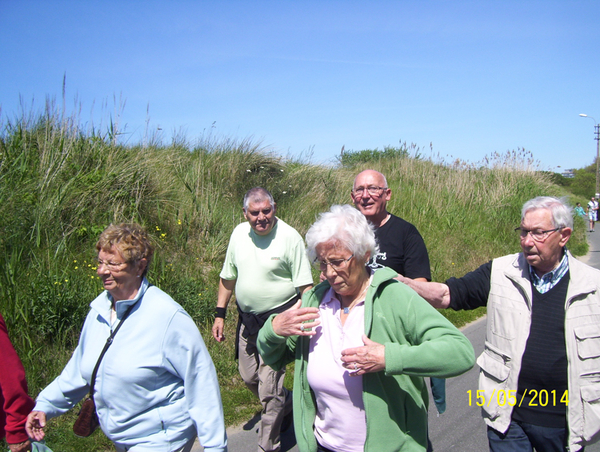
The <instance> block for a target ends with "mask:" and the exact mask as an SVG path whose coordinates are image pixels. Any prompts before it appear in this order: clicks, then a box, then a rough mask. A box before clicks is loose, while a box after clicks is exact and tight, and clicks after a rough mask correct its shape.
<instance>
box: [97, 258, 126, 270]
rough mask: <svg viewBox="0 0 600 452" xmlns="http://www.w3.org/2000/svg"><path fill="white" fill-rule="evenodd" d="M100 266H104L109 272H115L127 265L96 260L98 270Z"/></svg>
mask: <svg viewBox="0 0 600 452" xmlns="http://www.w3.org/2000/svg"><path fill="white" fill-rule="evenodd" d="M101 265H104V266H105V267H106V268H108V269H109V270H112V271H117V270H122V269H123V266H124V265H127V262H110V261H109V262H104V261H102V260H100V259H98V268H100V266H101Z"/></svg>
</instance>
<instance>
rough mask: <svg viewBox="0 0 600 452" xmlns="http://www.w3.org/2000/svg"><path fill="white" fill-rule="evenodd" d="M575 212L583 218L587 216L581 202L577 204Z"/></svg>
mask: <svg viewBox="0 0 600 452" xmlns="http://www.w3.org/2000/svg"><path fill="white" fill-rule="evenodd" d="M575 213H576V214H577V215H579V216H580V217H582V218H585V217H586V214H585V210H583V207H581V203H580V202H578V203H577V205H576V206H575Z"/></svg>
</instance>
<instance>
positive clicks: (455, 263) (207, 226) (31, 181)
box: [0, 109, 587, 452]
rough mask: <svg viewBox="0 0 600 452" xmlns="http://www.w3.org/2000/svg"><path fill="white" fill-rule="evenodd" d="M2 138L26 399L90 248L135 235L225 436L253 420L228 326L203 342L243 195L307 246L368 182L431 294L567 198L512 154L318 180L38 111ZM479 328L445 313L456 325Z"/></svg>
mask: <svg viewBox="0 0 600 452" xmlns="http://www.w3.org/2000/svg"><path fill="white" fill-rule="evenodd" d="M0 126H1V130H0V312H2V314H3V315H4V317H5V319H6V321H7V324H8V328H9V333H10V335H11V338H12V340H13V342H14V344H15V347H16V348H17V350H18V352H19V354H20V356H21V358H22V360H23V362H24V365H25V367H26V371H27V376H28V379H29V384H30V393H31V394H32V396H35V395H36V394H37V393H38V392H39V391H40V390H41V389H42V388H43V387H45V385H47V384H48V383H49V382H50V381H51V380H52V379H54V378H55V377H56V376H57V375H58V374H59V372H60V371H61V369H62V368H63V367H64V365H65V363H66V361H67V360H68V359H69V357H70V353H71V352H72V349H73V347H74V346H75V344H76V343H77V338H78V334H79V331H80V329H81V326H82V324H83V319H84V317H85V315H86V313H87V311H88V305H89V302H91V300H92V299H94V298H95V297H96V295H97V294H98V293H99V292H100V291H101V290H102V288H101V284H100V281H99V279H98V277H97V276H96V272H95V270H96V266H95V259H96V254H95V247H94V245H95V242H96V240H97V237H98V235H99V233H100V232H101V231H102V230H103V229H104V228H105V227H106V226H107V225H108V224H110V223H111V222H123V221H136V222H138V223H140V224H142V225H144V226H145V227H146V228H147V229H148V230H149V231H150V232H151V233H152V235H153V239H154V242H155V244H156V248H157V250H156V254H155V259H154V261H153V263H152V267H151V269H150V272H149V279H150V280H151V282H152V283H154V284H156V285H158V286H159V287H161V288H162V289H163V290H165V291H166V292H167V293H169V294H170V295H171V296H173V298H174V299H175V300H177V301H178V302H179V303H181V304H182V305H183V306H184V308H185V309H186V310H187V311H188V312H189V313H190V314H191V315H192V317H193V318H194V319H195V321H196V322H197V324H198V326H199V328H200V329H201V331H202V333H203V337H204V338H205V341H206V343H207V345H208V346H209V350H210V352H211V354H212V356H213V360H214V361H215V365H216V366H217V371H218V373H219V378H220V382H221V388H222V394H223V400H224V405H225V409H226V418H227V421H228V423H236V422H239V421H240V420H241V419H247V418H249V417H250V416H251V415H252V413H253V411H254V410H256V409H257V408H258V405H257V404H256V403H255V401H254V400H253V399H252V396H251V394H250V392H249V391H247V390H246V389H245V387H244V386H243V383H242V381H241V379H240V377H239V375H238V373H237V370H236V364H235V362H234V360H233V340H232V338H233V336H234V332H233V330H234V322H235V315H233V312H232V313H231V314H230V315H229V318H228V322H227V333H228V336H229V338H230V340H229V341H227V343H226V344H224V345H218V344H216V343H215V342H214V341H213V340H212V338H211V335H210V332H209V328H210V325H211V324H212V320H213V318H212V312H213V309H214V306H215V303H216V293H217V282H218V274H219V271H220V267H221V264H222V262H223V257H224V253H225V250H226V247H227V243H228V239H229V235H230V233H231V231H232V230H233V228H234V227H235V226H236V225H237V224H238V223H240V222H241V221H243V216H242V210H241V202H242V196H243V194H244V193H245V192H246V191H247V190H248V189H249V188H251V187H253V186H257V185H260V186H263V187H266V188H267V189H269V190H270V191H271V192H272V193H273V195H274V197H275V200H276V202H277V205H278V216H279V217H280V218H282V219H283V220H284V221H286V222H287V223H288V224H290V225H292V226H294V227H295V228H296V229H297V230H298V231H299V232H300V233H301V234H303V235H304V233H305V232H306V231H307V229H308V228H309V226H310V225H311V224H312V222H313V221H314V220H315V219H316V216H317V215H318V213H319V212H322V211H324V210H327V209H328V208H329V207H330V206H331V205H332V204H343V203H349V202H350V196H349V193H350V189H351V187H352V182H353V178H354V176H355V175H356V174H357V173H358V172H360V171H361V170H363V169H367V168H372V169H376V170H378V171H381V172H383V173H384V174H385V175H386V176H387V178H388V183H389V186H390V188H391V189H392V200H391V202H390V203H389V210H390V211H391V212H393V213H394V214H396V215H398V216H400V217H403V218H405V219H406V220H408V221H410V222H412V223H413V224H415V225H416V226H417V228H418V229H419V231H420V232H421V234H422V235H423V238H424V239H425V243H426V244H427V247H428V249H429V253H430V260H431V265H432V274H433V278H434V280H436V281H443V280H444V279H446V278H448V277H449V276H461V275H463V274H464V273H466V272H467V271H470V270H473V269H474V268H476V267H477V266H479V265H480V264H482V263H484V262H486V261H488V260H490V259H492V258H493V257H496V256H500V255H503V254H507V253H511V252H516V251H518V250H519V241H518V239H517V235H516V233H514V231H513V229H514V228H515V227H516V226H518V225H519V220H520V209H521V206H522V204H523V202H524V201H526V200H527V199H530V198H532V197H534V196H538V195H557V196H562V195H565V192H564V188H561V187H558V186H556V185H554V184H552V183H551V181H550V179H549V176H548V175H547V174H543V173H540V172H536V171H533V170H531V169H529V168H528V165H527V156H526V155H520V154H519V153H518V152H517V153H514V152H513V153H507V154H506V156H496V157H495V159H494V161H493V162H492V163H489V162H488V164H485V165H469V164H466V163H463V162H453V163H452V164H448V163H445V162H434V161H432V160H431V159H423V158H420V156H419V150H418V148H415V147H414V146H407V145H406V144H402V145H400V146H399V147H397V148H385V149H384V150H383V151H378V150H369V151H360V152H354V153H353V152H349V153H346V154H345V155H343V156H342V157H341V158H340V160H339V162H338V164H337V165H335V166H334V167H327V166H320V165H315V164H312V163H310V162H309V161H303V160H293V159H292V160H289V159H283V158H281V157H278V156H276V155H274V154H272V153H270V152H268V150H266V149H263V148H261V146H260V145H259V144H258V143H254V142H252V140H236V139H227V138H221V139H217V138H214V137H212V136H210V135H208V136H206V137H204V138H202V139H200V140H198V141H197V142H194V143H188V142H186V141H185V140H183V139H174V140H173V142H171V143H169V144H164V143H160V142H152V141H151V140H150V142H149V143H145V144H133V145H128V144H122V143H121V142H120V141H119V140H118V137H119V133H118V131H117V130H115V128H114V126H112V125H111V126H109V128H108V130H107V131H99V130H95V129H93V128H87V129H86V128H84V127H82V126H81V125H80V124H78V123H77V122H76V120H74V119H73V118H66V119H65V118H63V117H61V116H60V114H58V113H56V112H54V111H52V110H51V109H49V110H48V111H46V112H45V113H43V114H40V115H39V116H25V115H24V116H23V117H22V118H19V119H15V120H12V121H11V120H8V119H6V118H0ZM576 201H583V200H580V199H573V200H572V202H573V204H574V203H575V202H576ZM577 221H578V222H577V223H576V226H577V227H576V234H575V237H574V238H573V241H572V242H571V243H570V245H571V246H570V248H571V250H572V251H573V252H574V253H575V254H585V252H586V251H587V244H586V243H585V237H584V234H583V231H584V230H585V225H584V224H583V222H582V221H580V220H577ZM315 278H316V274H315ZM480 314H481V312H476V313H464V312H461V313H455V312H447V313H446V312H444V315H447V316H448V317H449V318H450V319H451V320H452V321H453V322H454V323H455V324H457V325H461V324H463V323H465V322H468V321H470V320H471V319H472V318H473V316H477V315H480ZM74 416H75V414H74V413H72V414H69V415H66V416H63V417H62V418H59V419H57V420H53V421H52V423H51V425H50V428H49V429H48V433H49V435H48V444H49V446H50V447H51V448H54V450H60V451H61V452H68V451H81V450H90V451H94V450H98V451H100V450H112V446H111V445H110V442H109V441H108V440H106V438H104V436H103V435H102V434H101V433H100V432H99V433H95V434H94V435H93V436H92V437H91V438H88V439H77V438H75V437H74V436H73V435H72V433H71V431H70V428H71V425H72V422H73V419H74Z"/></svg>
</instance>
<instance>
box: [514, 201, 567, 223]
mask: <svg viewBox="0 0 600 452" xmlns="http://www.w3.org/2000/svg"><path fill="white" fill-rule="evenodd" d="M537 209H548V210H549V211H550V213H551V214H552V225H553V226H554V227H555V228H571V229H573V209H572V208H571V206H570V205H569V204H567V202H566V199H565V198H560V199H559V198H554V197H552V196H538V197H537V198H533V199H530V200H529V201H527V202H526V203H525V204H523V209H522V210H521V220H523V218H525V214H526V213H527V212H529V211H530V210H537Z"/></svg>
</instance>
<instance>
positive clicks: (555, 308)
mask: <svg viewBox="0 0 600 452" xmlns="http://www.w3.org/2000/svg"><path fill="white" fill-rule="evenodd" d="M516 231H517V233H518V235H519V237H520V241H521V249H522V252H521V253H518V254H513V255H509V256H504V257H500V258H497V259H494V260H493V261H491V262H488V263H487V264H484V265H482V266H481V267H479V268H478V269H477V270H475V271H473V272H471V273H468V274H466V275H465V276H464V277H462V278H458V279H457V278H450V279H449V280H447V281H446V283H445V284H441V283H433V282H432V283H423V282H420V281H414V280H411V279H409V278H404V282H405V283H406V284H408V285H409V286H410V287H412V288H413V289H415V290H416V291H417V293H419V294H420V295H421V296H422V297H423V298H425V299H426V300H427V301H429V302H430V303H431V304H432V305H433V306H435V307H437V308H448V307H450V308H452V309H455V310H459V309H475V308H477V307H479V306H487V316H488V317H487V335H486V341H485V350H484V352H483V353H482V354H481V356H479V358H478V360H477V364H478V365H479V366H480V368H481V372H480V375H479V391H477V395H478V399H477V402H478V405H479V406H482V415H483V418H484V420H485V423H486V424H487V425H488V440H489V446H490V451H492V452H505V451H531V450H532V448H535V450H536V451H537V452H546V451H567V450H568V451H570V452H577V451H581V450H583V448H584V446H586V445H589V444H592V443H594V442H596V441H597V440H598V439H599V438H600V408H599V406H598V400H599V394H600V379H599V378H598V376H599V375H600V339H599V338H600V271H599V270H596V269H594V268H592V267H589V266H587V265H585V264H583V263H582V262H580V261H578V260H577V259H575V258H573V256H572V255H571V254H570V253H569V252H568V251H567V249H566V244H567V242H568V241H569V238H570V237H571V233H572V231H573V217H572V214H571V210H570V208H569V207H568V205H567V204H566V203H564V202H563V201H561V200H559V199H557V198H551V197H538V198H534V199H531V200H529V201H527V202H526V203H525V205H524V206H523V209H522V213H521V226H520V227H518V228H517V229H516Z"/></svg>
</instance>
